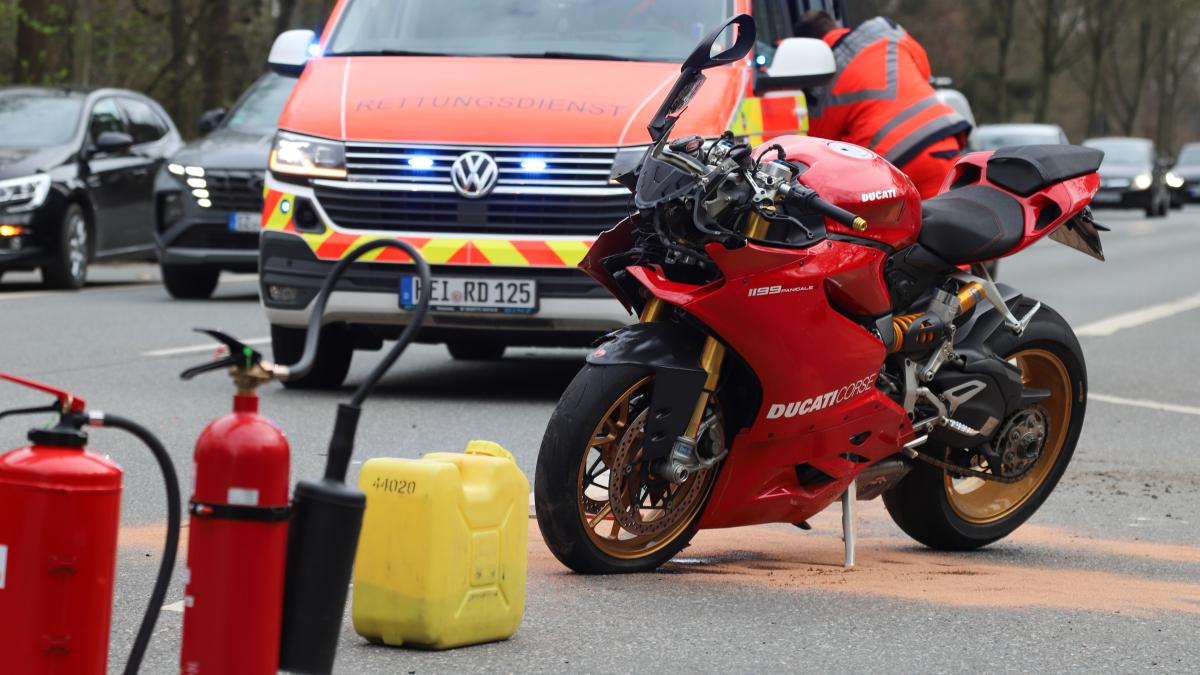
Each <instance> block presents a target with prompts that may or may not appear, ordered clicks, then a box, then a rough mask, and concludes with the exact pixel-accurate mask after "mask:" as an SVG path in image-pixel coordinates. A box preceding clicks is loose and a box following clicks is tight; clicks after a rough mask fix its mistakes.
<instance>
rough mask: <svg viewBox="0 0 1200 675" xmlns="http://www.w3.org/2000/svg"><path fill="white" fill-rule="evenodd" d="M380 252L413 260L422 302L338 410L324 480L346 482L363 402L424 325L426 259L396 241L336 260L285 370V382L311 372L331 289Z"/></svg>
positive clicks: (428, 277)
mask: <svg viewBox="0 0 1200 675" xmlns="http://www.w3.org/2000/svg"><path fill="white" fill-rule="evenodd" d="M381 248H395V249H399V250H401V251H404V252H405V253H407V254H408V255H409V257H411V258H412V259H413V263H414V264H415V265H416V266H417V276H418V277H419V278H420V280H421V289H422V292H421V299H420V300H419V301H417V304H416V306H415V307H413V311H412V313H411V314H410V315H409V319H408V325H406V326H405V327H404V330H403V331H401V332H400V337H399V338H397V339H396V344H395V345H393V346H392V349H391V350H390V351H389V352H388V353H387V355H385V356H384V357H383V360H382V361H380V362H379V363H378V364H376V366H375V367H374V368H373V369H372V370H371V372H370V373H369V374H368V375H367V379H365V380H363V382H362V384H360V385H358V389H356V390H355V391H354V395H353V396H352V397H351V398H350V402H349V403H344V404H342V405H340V406H338V413H337V421H336V423H335V424H334V429H333V436H332V437H331V438H330V439H329V452H328V459H327V461H326V464H325V478H327V479H329V480H336V481H338V482H341V483H344V482H345V481H346V471H347V470H348V468H349V466H350V457H351V455H353V453H354V437H355V434H356V433H357V431H358V418H359V413H360V412H361V411H362V404H363V402H364V401H366V400H367V397H368V396H370V395H371V392H372V391H374V389H375V386H376V385H377V384H379V381H380V380H381V379H383V376H384V375H386V374H387V371H388V370H390V369H391V367H392V366H393V365H395V364H396V360H397V359H399V358H400V355H401V354H403V353H404V350H405V349H406V348H407V347H408V345H409V343H411V342H412V340H413V338H414V337H416V334H417V331H418V330H419V329H420V328H421V324H422V323H423V322H424V321H425V315H426V314H428V313H429V290H430V282H431V275H430V272H429V263H427V262H425V258H423V257H422V256H421V253H420V251H418V250H417V249H416V247H414V246H413V245H412V244H409V243H408V242H406V241H401V240H399V239H378V240H376V241H371V242H367V243H365V244H363V245H362V246H359V247H358V248H356V249H354V250H353V251H351V252H350V254H349V255H347V256H346V257H345V258H342V259H341V260H339V261H338V263H337V264H336V265H334V266H333V270H332V271H330V273H329V276H328V277H326V278H325V281H324V282H323V283H322V284H321V290H320V291H319V292H318V293H317V299H316V302H314V303H313V308H312V314H311V315H310V316H309V317H308V334H307V335H306V336H305V339H304V353H303V354H302V355H301V356H300V360H299V362H297V363H296V365H294V366H292V367H291V368H289V369H288V371H289V374H288V379H294V378H299V377H303V376H304V375H306V374H307V373H308V371H310V370H312V367H313V364H314V363H315V361H316V357H317V345H318V341H319V339H320V333H321V319H322V318H323V317H324V315H325V305H326V304H327V303H328V302H329V296H330V295H332V294H333V289H334V286H335V285H336V284H337V281H338V279H341V278H342V275H343V274H345V272H346V269H347V268H348V267H349V266H350V263H352V262H354V261H355V260H358V259H359V258H361V257H362V256H364V255H366V254H367V253H370V252H371V251H374V250H376V249H381Z"/></svg>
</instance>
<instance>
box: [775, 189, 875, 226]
mask: <svg viewBox="0 0 1200 675" xmlns="http://www.w3.org/2000/svg"><path fill="white" fill-rule="evenodd" d="M787 199H788V201H791V202H795V203H797V204H799V205H801V206H804V207H807V208H810V209H812V210H813V211H816V212H817V213H819V214H821V215H823V216H825V217H827V218H829V219H830V220H833V221H834V222H836V223H840V224H841V225H844V226H846V227H849V228H851V229H854V230H858V231H859V232H861V231H863V230H865V229H867V221H865V220H863V219H862V218H860V217H858V216H856V215H854V214H853V213H850V212H849V211H847V210H846V209H843V208H842V207H840V206H838V205H837V204H833V203H831V202H827V201H825V200H824V199H821V197H820V196H818V195H817V192H816V190H813V189H812V188H809V187H804V186H802V185H797V184H795V183H793V184H792V189H791V191H790V192H788V195H787Z"/></svg>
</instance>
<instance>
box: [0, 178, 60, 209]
mask: <svg viewBox="0 0 1200 675" xmlns="http://www.w3.org/2000/svg"><path fill="white" fill-rule="evenodd" d="M48 194H50V174H45V173H39V174H36V175H33V176H25V177H23V178H10V179H8V180H0V206H2V207H7V209H8V211H9V212H20V211H32V210H34V209H36V208H37V207H39V206H41V205H42V204H44V203H45V202H46V195H48Z"/></svg>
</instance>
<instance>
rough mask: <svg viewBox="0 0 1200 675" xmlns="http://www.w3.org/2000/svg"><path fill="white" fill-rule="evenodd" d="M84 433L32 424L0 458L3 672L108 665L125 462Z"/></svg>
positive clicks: (76, 673) (86, 670)
mask: <svg viewBox="0 0 1200 675" xmlns="http://www.w3.org/2000/svg"><path fill="white" fill-rule="evenodd" d="M86 439H87V437H86V435H84V434H82V433H78V434H77V435H75V434H71V433H62V432H58V431H54V430H35V431H33V432H31V434H30V440H31V441H33V443H34V445H33V446H32V447H26V448H20V449H17V450H13V451H11V452H8V453H6V454H4V455H3V456H0V670H2V671H3V672H6V673H22V675H25V674H32V675H42V674H47V675H49V674H54V675H59V674H61V675H68V674H70V675H92V674H97V675H99V674H102V673H104V672H105V671H106V662H107V660H108V631H109V625H110V622H111V618H112V596H113V570H114V568H115V566H116V556H117V530H118V527H119V518H120V509H121V469H120V468H119V467H118V466H117V465H116V464H114V463H113V462H111V461H110V460H109V459H108V458H106V457H102V456H100V455H97V454H93V453H91V452H87V451H85V450H84V449H83V445H84V442H85V441H86Z"/></svg>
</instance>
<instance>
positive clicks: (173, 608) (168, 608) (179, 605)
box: [162, 600, 183, 614]
mask: <svg viewBox="0 0 1200 675" xmlns="http://www.w3.org/2000/svg"><path fill="white" fill-rule="evenodd" d="M162 608H163V611H164V612H179V613H180V614H182V613H183V601H182V600H180V601H179V602H172V603H171V604H169V605H163V606H162Z"/></svg>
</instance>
